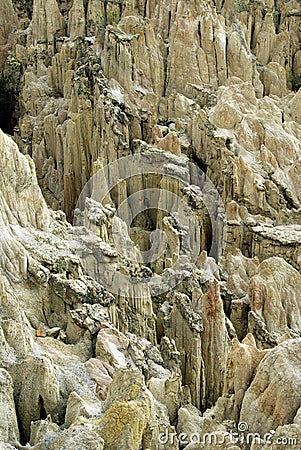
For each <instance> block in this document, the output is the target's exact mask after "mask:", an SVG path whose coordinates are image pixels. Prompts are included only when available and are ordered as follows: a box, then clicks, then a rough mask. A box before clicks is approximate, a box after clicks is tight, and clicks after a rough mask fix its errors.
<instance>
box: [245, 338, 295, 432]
mask: <svg viewBox="0 0 301 450" xmlns="http://www.w3.org/2000/svg"><path fill="white" fill-rule="evenodd" d="M300 343H301V340H300V339H292V340H290V341H288V342H285V343H283V344H281V345H279V347H276V348H275V349H273V350H271V351H270V352H269V354H268V355H267V356H266V357H265V358H264V359H263V360H262V362H261V364H260V366H259V367H258V370H257V373H256V376H255V378H254V380H253V382H252V384H251V386H250V387H249V389H248V390H247V392H246V394H245V397H244V400H243V404H242V409H241V414H240V419H241V420H242V421H244V422H246V423H248V424H249V426H250V431H251V432H255V430H256V432H259V433H263V434H264V433H265V432H268V431H269V430H274V429H275V428H277V427H278V426H279V425H286V424H290V423H293V421H294V418H295V416H296V414H297V412H298V409H299V408H300V397H299V396H298V395H296V392H298V391H299V390H300V387H299V385H300V352H298V351H297V350H298V349H299V347H300ZM280 386H281V387H280Z"/></svg>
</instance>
